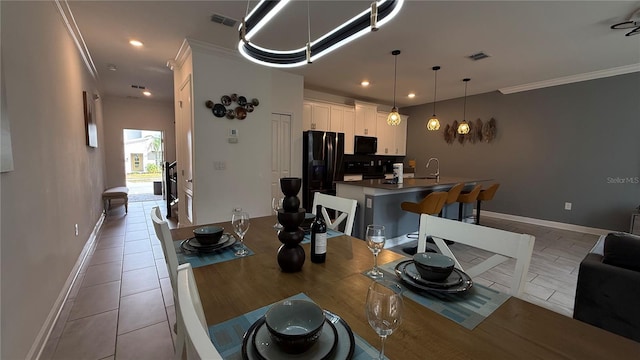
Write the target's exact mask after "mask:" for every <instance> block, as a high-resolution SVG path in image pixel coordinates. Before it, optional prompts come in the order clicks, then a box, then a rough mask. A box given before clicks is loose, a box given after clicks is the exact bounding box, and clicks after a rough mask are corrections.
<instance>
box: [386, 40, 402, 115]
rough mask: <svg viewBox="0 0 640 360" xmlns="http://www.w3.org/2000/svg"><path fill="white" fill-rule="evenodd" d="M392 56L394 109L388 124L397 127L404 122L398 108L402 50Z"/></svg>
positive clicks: (394, 51) (394, 52) (392, 53)
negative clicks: (399, 67) (399, 62)
mask: <svg viewBox="0 0 640 360" xmlns="http://www.w3.org/2000/svg"><path fill="white" fill-rule="evenodd" d="M391 55H393V57H394V58H395V60H394V63H395V65H394V70H393V108H392V109H391V112H390V113H389V116H387V124H389V125H392V126H397V125H400V121H402V119H401V118H400V114H399V113H398V108H397V107H396V82H397V77H398V55H400V50H393V51H392V52H391Z"/></svg>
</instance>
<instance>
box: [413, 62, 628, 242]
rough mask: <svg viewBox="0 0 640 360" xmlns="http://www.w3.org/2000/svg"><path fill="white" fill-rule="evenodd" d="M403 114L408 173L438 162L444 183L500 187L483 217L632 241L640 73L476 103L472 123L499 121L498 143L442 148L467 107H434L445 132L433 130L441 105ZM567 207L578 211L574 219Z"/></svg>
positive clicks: (486, 97)
mask: <svg viewBox="0 0 640 360" xmlns="http://www.w3.org/2000/svg"><path fill="white" fill-rule="evenodd" d="M472 87H473V80H472V81H471V82H470V83H469V88H470V89H472ZM402 112H403V113H406V114H409V120H408V129H407V133H408V134H407V157H406V159H405V163H407V162H408V160H409V159H415V160H416V163H417V166H416V174H417V176H420V175H426V174H427V173H428V172H431V171H427V170H426V169H425V164H426V161H427V159H428V158H429V157H437V158H439V159H440V173H441V175H444V176H461V177H474V178H479V177H480V178H482V177H488V178H492V179H495V181H497V182H500V183H501V187H500V189H499V190H498V192H497V194H496V197H495V198H494V200H493V201H490V202H487V203H486V204H483V207H482V208H483V209H486V210H489V211H494V212H499V213H505V214H510V215H517V216H524V217H530V218H535V219H542V220H550V221H557V222H562V223H568V224H575V225H582V226H588V227H594V228H601V229H610V230H622V231H629V221H630V214H631V213H632V212H633V210H634V208H636V207H637V206H638V205H640V181H639V179H638V177H640V74H639V73H633V74H627V75H620V76H615V77H609V78H604V79H598V80H591V81H584V82H580V83H574V84H568V85H562V86H555V87H550V88H545V89H539V90H531V91H526V92H520V93H515V94H510V95H503V94H501V93H499V92H492V93H486V94H480V95H476V96H469V97H467V111H466V113H467V121H470V120H472V121H475V119H477V118H480V119H481V120H482V121H483V122H486V121H488V120H489V119H490V118H491V117H493V118H495V119H496V121H497V128H498V133H497V137H496V138H495V139H494V140H493V142H491V143H484V142H483V143H475V144H471V143H464V144H463V145H462V144H460V143H458V142H457V141H455V142H454V143H453V144H447V143H446V142H445V141H444V135H443V130H444V128H445V126H446V125H447V124H451V123H452V122H453V121H454V120H457V121H461V118H462V112H463V99H462V98H458V99H452V100H448V101H442V102H437V103H436V113H437V115H438V117H439V119H440V122H441V128H440V130H439V131H437V132H427V131H426V128H425V125H426V122H427V119H428V118H429V117H430V115H431V114H432V112H433V104H425V105H420V106H414V107H409V108H403V109H402ZM430 170H431V169H430ZM565 202H571V203H572V204H573V209H572V210H571V211H567V210H564V203H565Z"/></svg>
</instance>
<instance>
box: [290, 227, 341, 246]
mask: <svg viewBox="0 0 640 360" xmlns="http://www.w3.org/2000/svg"><path fill="white" fill-rule="evenodd" d="M341 235H344V233H341V232H340V231H336V230H331V229H327V239H331V238H332V237H336V236H341ZM310 242H311V232H309V233H305V234H304V240H302V241H301V242H300V244H307V243H310Z"/></svg>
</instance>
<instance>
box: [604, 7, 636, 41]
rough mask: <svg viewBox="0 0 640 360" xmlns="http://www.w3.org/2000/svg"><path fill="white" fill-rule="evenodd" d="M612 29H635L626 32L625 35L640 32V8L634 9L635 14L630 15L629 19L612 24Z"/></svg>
mask: <svg viewBox="0 0 640 360" xmlns="http://www.w3.org/2000/svg"><path fill="white" fill-rule="evenodd" d="M611 29H614V30H624V29H633V30H631V31H629V32H628V33H626V34H624V35H625V36H632V35H638V34H640V9H638V10H636V11H634V12H633V14H631V16H629V18H628V19H627V21H623V22H621V23H617V24H614V25H611Z"/></svg>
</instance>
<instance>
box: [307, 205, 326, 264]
mask: <svg viewBox="0 0 640 360" xmlns="http://www.w3.org/2000/svg"><path fill="white" fill-rule="evenodd" d="M326 259H327V224H326V223H325V222H324V218H323V217H322V205H317V206H316V218H315V220H313V223H312V224H311V262H314V263H323V262H324V261H325V260H326Z"/></svg>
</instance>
